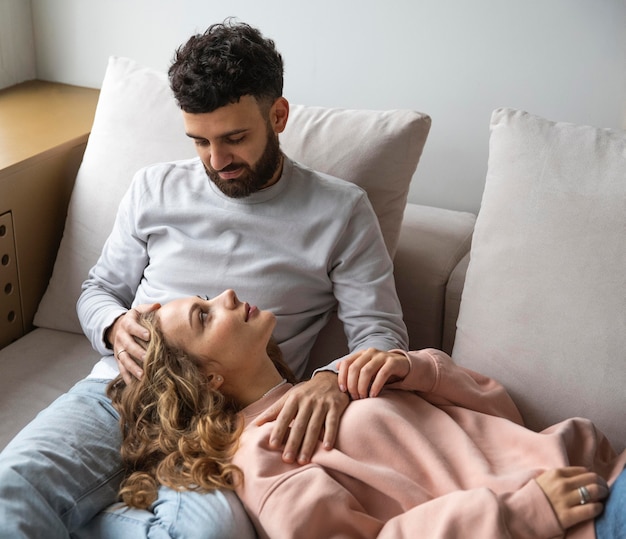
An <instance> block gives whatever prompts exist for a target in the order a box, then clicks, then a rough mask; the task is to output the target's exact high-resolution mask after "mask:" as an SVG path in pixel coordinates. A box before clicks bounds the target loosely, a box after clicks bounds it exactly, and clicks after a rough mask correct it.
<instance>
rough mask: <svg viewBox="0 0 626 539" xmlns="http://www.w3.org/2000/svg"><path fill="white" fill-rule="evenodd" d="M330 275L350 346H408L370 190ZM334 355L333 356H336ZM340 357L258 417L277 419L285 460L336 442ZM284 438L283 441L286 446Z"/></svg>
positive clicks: (342, 398) (276, 440) (343, 398)
mask: <svg viewBox="0 0 626 539" xmlns="http://www.w3.org/2000/svg"><path fill="white" fill-rule="evenodd" d="M330 278H331V280H332V282H333V290H334V294H335V297H336V299H337V302H338V314H339V318H340V319H341V320H342V322H343V324H344V330H345V332H346V337H347V339H348V345H349V347H350V350H352V351H355V350H363V349H376V350H377V351H379V352H381V353H385V351H386V350H391V349H394V348H395V349H402V350H406V349H407V347H408V337H407V332H406V326H405V324H404V322H403V320H402V310H401V307H400V301H399V300H398V295H397V293H396V288H395V281H394V278H393V264H392V262H391V259H390V257H389V254H388V252H387V248H386V246H385V244H384V241H383V236H382V233H381V231H380V227H379V224H378V219H377V218H376V214H375V213H374V210H373V209H372V206H371V204H370V203H369V200H368V199H367V195H366V194H365V192H363V193H361V197H360V198H359V199H358V200H357V201H356V203H355V205H354V207H353V211H352V216H351V218H350V219H349V220H348V223H347V226H346V230H345V232H344V234H343V236H342V238H341V240H340V241H339V242H338V243H337V245H336V248H335V252H334V253H333V255H332V268H331V270H330ZM333 359H334V358H333ZM336 373H337V370H336V365H335V362H334V361H333V363H331V364H329V366H328V368H327V369H324V370H321V371H316V373H315V374H314V376H313V377H312V378H311V380H309V381H307V382H304V383H302V384H299V385H297V386H296V387H294V388H293V389H291V390H290V391H289V392H288V393H287V394H286V395H284V396H283V398H282V399H281V400H280V401H278V402H277V403H275V404H274V406H272V407H271V408H269V409H268V410H267V411H266V412H265V413H264V414H263V415H262V416H261V417H259V418H258V419H257V424H262V423H265V422H268V421H274V420H276V424H275V425H274V428H273V430H272V435H271V437H270V446H271V447H272V448H273V449H276V450H278V449H280V448H281V447H283V459H284V460H285V461H286V462H295V461H297V462H298V463H300V464H305V463H307V462H309V461H310V459H311V456H312V455H313V452H314V450H315V448H316V445H317V441H318V440H319V439H320V438H322V433H323V447H324V448H325V449H331V448H332V447H333V446H334V443H335V439H336V436H337V431H338V428H339V421H340V418H341V415H342V414H343V412H344V411H345V409H346V407H347V406H348V402H349V399H348V395H347V393H345V392H343V391H341V390H340V388H339V384H338V382H337V374H336ZM283 444H284V446H283Z"/></svg>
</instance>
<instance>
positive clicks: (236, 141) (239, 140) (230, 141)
mask: <svg viewBox="0 0 626 539" xmlns="http://www.w3.org/2000/svg"><path fill="white" fill-rule="evenodd" d="M245 138H246V137H239V138H230V139H228V144H232V145H237V144H241V143H242V142H243V141H244V139H245Z"/></svg>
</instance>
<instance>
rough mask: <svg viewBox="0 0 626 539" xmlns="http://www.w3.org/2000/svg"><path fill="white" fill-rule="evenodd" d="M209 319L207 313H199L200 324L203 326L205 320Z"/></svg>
mask: <svg viewBox="0 0 626 539" xmlns="http://www.w3.org/2000/svg"><path fill="white" fill-rule="evenodd" d="M208 317H209V313H207V312H205V311H200V323H201V324H202V325H203V326H204V325H206V321H207V318H208Z"/></svg>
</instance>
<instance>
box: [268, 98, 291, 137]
mask: <svg viewBox="0 0 626 539" xmlns="http://www.w3.org/2000/svg"><path fill="white" fill-rule="evenodd" d="M288 118H289V101H287V100H286V99H285V98H284V97H279V98H278V99H277V100H276V101H274V104H273V105H272V108H271V109H270V124H271V126H272V129H273V130H274V133H276V134H278V133H282V132H283V131H284V130H285V126H286V125H287V120H288Z"/></svg>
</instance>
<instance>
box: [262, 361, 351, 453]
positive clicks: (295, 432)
mask: <svg viewBox="0 0 626 539" xmlns="http://www.w3.org/2000/svg"><path fill="white" fill-rule="evenodd" d="M348 402H349V399H348V396H347V395H346V394H345V393H343V392H341V391H340V390H339V385H338V384H337V375H336V374H335V373H334V372H332V371H322V372H319V373H317V374H316V375H315V376H313V378H311V379H310V380H308V381H306V382H302V383H300V384H298V385H297V386H295V387H293V388H292V389H290V390H289V391H288V392H287V393H286V394H285V395H283V397H282V398H281V399H280V400H279V401H277V402H276V403H275V404H274V405H273V406H271V407H270V408H268V409H267V410H266V411H265V412H264V413H263V414H261V416H259V418H258V419H257V420H256V424H257V425H262V424H263V423H267V422H269V421H274V420H276V424H275V425H274V428H273V429H272V433H271V435H270V447H271V448H272V449H275V450H277V451H278V450H280V449H281V448H282V447H283V442H284V448H283V450H282V451H283V460H284V461H285V462H289V463H293V462H298V464H306V463H307V462H309V461H310V460H311V457H312V456H313V452H314V451H315V448H316V447H317V443H318V441H319V440H320V439H322V440H323V447H324V449H332V448H333V446H334V445H335V439H336V438H337V430H338V429H339V420H340V418H341V416H342V414H343V412H344V411H345V409H346V407H347V406H348ZM285 440H286V441H285Z"/></svg>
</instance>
